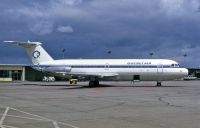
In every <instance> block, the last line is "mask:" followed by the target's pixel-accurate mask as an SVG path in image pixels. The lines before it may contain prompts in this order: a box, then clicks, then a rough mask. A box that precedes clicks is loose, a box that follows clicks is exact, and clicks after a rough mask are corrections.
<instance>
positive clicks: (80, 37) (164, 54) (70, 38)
mask: <svg viewBox="0 0 200 128" xmlns="http://www.w3.org/2000/svg"><path fill="white" fill-rule="evenodd" d="M0 8H1V11H0V41H1V42H3V41H4V40H20V41H27V40H30V41H40V42H42V43H43V46H44V48H45V49H46V50H47V51H48V52H49V54H50V55H51V56H52V57H53V58H54V59H60V58H62V53H61V49H62V48H65V49H66V52H65V57H66V58H132V59H134V58H137V59H138V58H151V57H150V55H149V53H151V52H153V53H154V55H153V58H165V59H173V60H175V61H178V62H180V63H181V64H182V65H184V66H190V67H199V66H200V1H199V0H12V1H9V0H1V2H0ZM108 50H111V51H112V53H111V54H108V53H107V51H108ZM184 54H187V57H185V58H184V57H183V55H184ZM0 63H18V64H30V63H31V62H30V60H29V58H28V57H27V55H26V53H25V51H24V50H23V49H22V48H19V47H18V46H13V45H5V44H3V43H1V44H0Z"/></svg>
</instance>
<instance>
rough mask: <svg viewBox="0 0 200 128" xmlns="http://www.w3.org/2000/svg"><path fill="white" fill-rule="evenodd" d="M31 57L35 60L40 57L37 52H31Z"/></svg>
mask: <svg viewBox="0 0 200 128" xmlns="http://www.w3.org/2000/svg"><path fill="white" fill-rule="evenodd" d="M33 57H34V58H35V59H37V58H39V57H40V52H39V51H34V52H33Z"/></svg>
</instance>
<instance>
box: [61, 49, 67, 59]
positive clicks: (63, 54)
mask: <svg viewBox="0 0 200 128" xmlns="http://www.w3.org/2000/svg"><path fill="white" fill-rule="evenodd" d="M61 51H62V58H63V59H64V58H65V51H66V49H65V48H62V49H61Z"/></svg>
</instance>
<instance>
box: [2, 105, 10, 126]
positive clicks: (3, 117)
mask: <svg viewBox="0 0 200 128" xmlns="http://www.w3.org/2000/svg"><path fill="white" fill-rule="evenodd" d="M8 110H9V107H6V110H5V112H4V114H3V116H2V117H1V120H0V127H2V128H4V126H3V121H4V120H5V118H6V115H7V113H8Z"/></svg>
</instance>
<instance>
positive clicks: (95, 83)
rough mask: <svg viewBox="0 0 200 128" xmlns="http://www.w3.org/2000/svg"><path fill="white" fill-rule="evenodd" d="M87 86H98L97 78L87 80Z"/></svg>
mask: <svg viewBox="0 0 200 128" xmlns="http://www.w3.org/2000/svg"><path fill="white" fill-rule="evenodd" d="M89 86H90V87H95V86H99V80H98V79H96V78H95V79H94V80H92V79H91V80H90V82H89Z"/></svg>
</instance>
